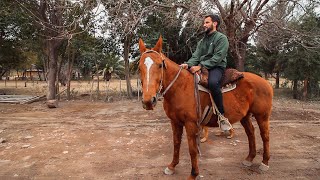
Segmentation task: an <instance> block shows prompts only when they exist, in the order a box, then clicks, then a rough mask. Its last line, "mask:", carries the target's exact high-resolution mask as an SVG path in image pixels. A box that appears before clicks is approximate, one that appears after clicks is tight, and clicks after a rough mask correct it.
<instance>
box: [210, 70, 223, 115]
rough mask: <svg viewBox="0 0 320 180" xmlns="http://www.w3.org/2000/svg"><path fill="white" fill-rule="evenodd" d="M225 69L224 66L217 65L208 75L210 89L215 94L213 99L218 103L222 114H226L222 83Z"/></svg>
mask: <svg viewBox="0 0 320 180" xmlns="http://www.w3.org/2000/svg"><path fill="white" fill-rule="evenodd" d="M224 70H225V69H224V68H222V67H215V68H213V69H210V70H209V77H208V86H209V89H210V91H211V94H212V96H213V100H214V102H215V103H216V105H217V107H218V110H219V111H220V113H221V114H224V109H223V99H222V93H221V86H220V83H221V79H222V75H223V73H224Z"/></svg>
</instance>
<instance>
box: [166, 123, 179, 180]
mask: <svg viewBox="0 0 320 180" xmlns="http://www.w3.org/2000/svg"><path fill="white" fill-rule="evenodd" d="M171 128H172V133H173V145H174V150H173V158H172V162H171V163H170V164H169V165H168V167H166V169H165V170H164V173H165V174H167V175H172V174H174V168H175V167H176V165H177V164H179V154H180V145H181V137H182V133H183V125H181V124H179V123H177V122H174V121H171Z"/></svg>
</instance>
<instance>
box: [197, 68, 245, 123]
mask: <svg viewBox="0 0 320 180" xmlns="http://www.w3.org/2000/svg"><path fill="white" fill-rule="evenodd" d="M197 74H198V77H199V79H198V80H199V82H198V84H200V85H201V86H203V87H204V88H206V89H202V87H201V86H199V87H198V88H199V90H201V91H205V92H208V93H209V94H210V99H211V103H212V106H206V107H205V109H204V111H203V113H202V116H201V121H200V124H201V125H208V123H210V122H211V123H213V124H215V126H219V127H220V124H219V118H220V117H219V114H220V112H219V110H218V108H217V107H216V105H215V103H214V100H213V98H212V96H211V93H210V91H208V90H207V89H208V76H209V71H208V70H207V69H206V68H204V67H202V68H201V70H200V71H198V72H197ZM243 77H244V75H243V73H241V72H239V71H238V70H236V69H232V68H230V69H226V70H225V72H224V74H223V76H222V79H221V87H222V88H221V91H222V93H223V92H228V91H231V90H233V89H235V88H236V85H235V84H236V82H237V81H238V80H239V79H241V78H243ZM213 114H215V115H216V116H213Z"/></svg>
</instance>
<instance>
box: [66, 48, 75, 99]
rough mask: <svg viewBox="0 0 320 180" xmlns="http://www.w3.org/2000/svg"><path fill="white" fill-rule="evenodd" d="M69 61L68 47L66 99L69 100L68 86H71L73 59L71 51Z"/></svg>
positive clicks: (73, 54)
mask: <svg viewBox="0 0 320 180" xmlns="http://www.w3.org/2000/svg"><path fill="white" fill-rule="evenodd" d="M71 53H72V55H71V60H70V47H69V46H68V72H67V99H68V100H70V99H71V98H70V94H71V93H70V86H71V76H72V67H73V62H74V57H75V51H74V49H72V51H71Z"/></svg>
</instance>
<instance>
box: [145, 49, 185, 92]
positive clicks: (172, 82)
mask: <svg viewBox="0 0 320 180" xmlns="http://www.w3.org/2000/svg"><path fill="white" fill-rule="evenodd" d="M149 52H154V53H156V54H158V55H159V56H160V57H161V59H162V67H161V68H162V70H161V75H162V77H161V80H160V86H159V90H158V93H157V96H160V97H163V96H164V95H165V94H166V93H167V92H168V90H169V89H170V88H171V87H172V85H173V84H174V82H175V81H176V80H177V79H178V77H179V75H180V73H181V70H182V67H181V66H180V68H179V71H178V73H177V74H176V76H175V77H174V79H173V80H172V81H171V82H170V84H169V85H168V87H167V88H166V89H165V90H164V91H163V93H161V90H162V87H163V85H162V84H163V76H164V69H163V66H165V64H164V60H165V59H164V58H163V56H162V54H161V53H159V52H157V51H155V50H152V49H149V50H147V51H145V52H143V53H142V54H141V56H142V55H144V54H146V53H149Z"/></svg>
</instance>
